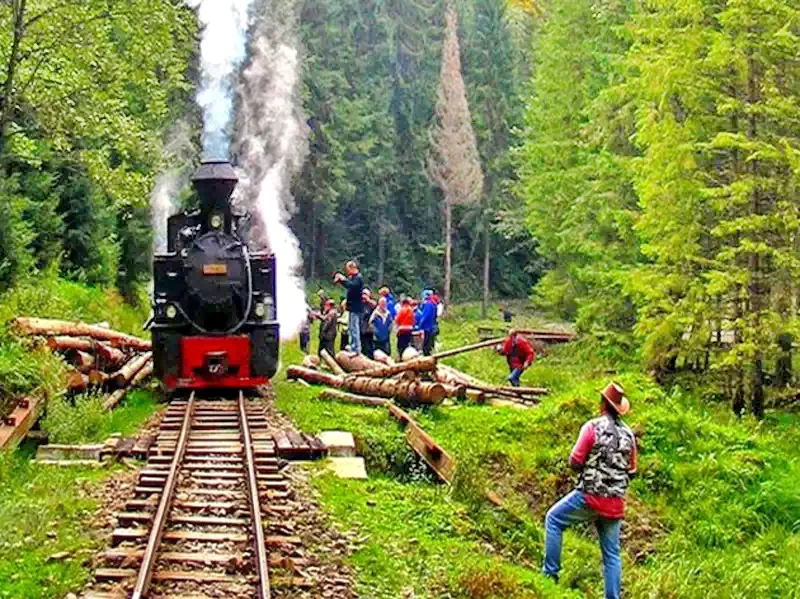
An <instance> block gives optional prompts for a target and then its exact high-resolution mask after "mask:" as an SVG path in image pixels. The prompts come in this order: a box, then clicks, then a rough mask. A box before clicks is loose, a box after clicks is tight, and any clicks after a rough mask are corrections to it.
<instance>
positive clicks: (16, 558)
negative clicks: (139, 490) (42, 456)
mask: <svg viewBox="0 0 800 599" xmlns="http://www.w3.org/2000/svg"><path fill="white" fill-rule="evenodd" d="M108 474H109V471H107V470H103V471H94V470H86V469H81V468H53V467H45V466H37V465H36V464H34V463H32V462H30V461H28V460H27V459H26V458H25V457H24V456H23V455H21V454H20V453H15V452H0V598H4V597H8V598H13V599H19V598H23V597H24V598H26V599H27V598H35V597H39V598H43V599H44V598H50V597H53V598H55V597H58V598H61V597H64V595H65V594H66V593H68V592H77V591H79V590H80V588H81V587H82V586H83V584H84V583H85V582H86V581H87V580H88V578H89V576H90V572H89V570H88V569H87V568H86V566H85V564H86V563H87V562H88V560H90V559H91V557H92V555H93V554H94V553H95V552H96V551H97V550H98V549H99V548H100V547H101V546H102V543H103V541H102V540H101V539H99V538H97V536H96V534H97V533H96V532H95V531H93V525H91V524H90V523H89V519H90V518H92V517H93V516H94V514H95V512H96V510H97V505H96V503H95V501H94V500H92V499H89V498H87V497H86V496H85V495H84V494H82V493H81V488H83V487H88V486H90V485H97V484H100V482H101V481H102V480H103V478H105V477H106V476H108ZM59 553H66V557H63V558H61V559H52V558H53V557H60V556H58V554H59Z"/></svg>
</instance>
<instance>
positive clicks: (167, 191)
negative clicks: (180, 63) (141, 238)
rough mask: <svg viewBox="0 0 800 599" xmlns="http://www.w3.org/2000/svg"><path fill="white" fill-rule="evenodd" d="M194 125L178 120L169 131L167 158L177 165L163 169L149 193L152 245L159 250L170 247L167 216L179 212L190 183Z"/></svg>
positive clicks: (165, 149) (165, 148)
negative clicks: (183, 190)
mask: <svg viewBox="0 0 800 599" xmlns="http://www.w3.org/2000/svg"><path fill="white" fill-rule="evenodd" d="M195 151H196V150H195V147H194V144H193V143H192V129H191V127H190V126H189V124H188V123H187V122H186V121H178V122H177V123H176V124H175V125H174V126H173V127H172V128H171V129H170V131H169V132H168V133H167V143H166V146H165V147H164V153H165V155H166V158H167V161H168V163H170V164H174V165H175V166H173V167H171V168H168V169H167V170H165V171H164V172H162V173H161V174H160V175H159V176H158V178H157V179H156V184H155V187H154V188H153V191H152V192H151V193H150V206H151V207H152V218H153V249H154V250H155V251H156V252H157V253H163V252H166V251H167V219H168V218H169V217H170V216H172V215H173V214H176V213H178V212H180V209H181V207H180V205H179V204H178V196H179V194H180V191H181V190H182V189H184V188H185V187H186V186H187V185H188V184H189V174H190V171H189V168H187V165H189V164H191V160H192V156H193V155H194V154H195Z"/></svg>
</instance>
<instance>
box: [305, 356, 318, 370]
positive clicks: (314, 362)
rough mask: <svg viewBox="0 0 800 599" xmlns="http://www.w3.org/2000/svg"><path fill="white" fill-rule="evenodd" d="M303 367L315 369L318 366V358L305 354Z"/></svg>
mask: <svg viewBox="0 0 800 599" xmlns="http://www.w3.org/2000/svg"><path fill="white" fill-rule="evenodd" d="M303 367H305V368H313V369H314V370H317V369H318V368H319V358H318V357H317V356H311V355H308V356H305V357H304V358H303Z"/></svg>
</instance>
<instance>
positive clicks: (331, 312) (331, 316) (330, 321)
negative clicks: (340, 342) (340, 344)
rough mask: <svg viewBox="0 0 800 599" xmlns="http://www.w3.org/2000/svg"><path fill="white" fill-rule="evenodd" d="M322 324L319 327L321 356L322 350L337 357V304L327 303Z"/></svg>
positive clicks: (329, 301) (330, 301)
mask: <svg viewBox="0 0 800 599" xmlns="http://www.w3.org/2000/svg"><path fill="white" fill-rule="evenodd" d="M324 310H325V311H324V313H323V314H322V322H321V323H320V325H319V352H318V353H319V355H320V356H322V350H323V349H324V350H326V351H327V352H328V353H329V354H330V355H331V356H335V355H336V350H335V349H334V344H335V343H336V333H337V328H338V327H337V325H338V318H339V313H338V312H336V303H335V302H334V301H333V300H331V299H329V300H326V301H325V307H324Z"/></svg>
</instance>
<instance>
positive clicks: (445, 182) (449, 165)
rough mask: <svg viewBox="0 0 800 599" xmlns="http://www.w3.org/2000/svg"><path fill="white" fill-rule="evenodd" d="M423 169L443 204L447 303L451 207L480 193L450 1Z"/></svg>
mask: <svg viewBox="0 0 800 599" xmlns="http://www.w3.org/2000/svg"><path fill="white" fill-rule="evenodd" d="M427 172H428V177H429V180H430V181H431V183H432V184H434V185H435V186H436V187H438V188H439V189H440V190H441V193H442V199H443V204H444V205H443V211H444V220H445V225H444V243H445V256H444V302H445V306H449V305H450V289H451V282H452V280H451V278H452V277H451V269H452V247H453V206H455V205H465V204H471V203H474V202H476V201H478V200H479V199H480V197H481V195H482V193H483V171H482V169H481V163H480V156H479V155H478V148H477V142H476V140H475V133H474V131H473V128H472V118H471V116H470V111H469V103H468V101H467V92H466V89H465V87H464V79H463V77H462V73H461V55H460V48H459V43H458V16H457V14H456V10H455V7H454V6H453V5H452V4H448V6H447V11H446V15H445V38H444V45H443V47H442V66H441V73H440V81H439V93H438V100H437V103H436V115H435V122H434V125H433V127H432V129H431V147H430V151H429V154H428V168H427Z"/></svg>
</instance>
